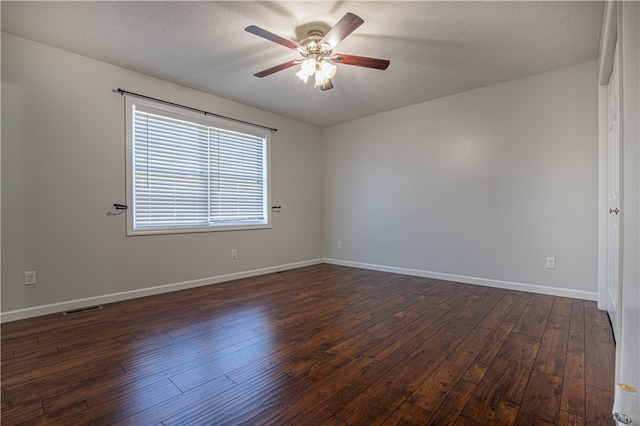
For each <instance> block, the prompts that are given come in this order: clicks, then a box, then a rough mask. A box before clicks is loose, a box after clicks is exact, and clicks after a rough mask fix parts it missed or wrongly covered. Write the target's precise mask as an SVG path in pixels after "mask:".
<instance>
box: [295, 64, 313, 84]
mask: <svg viewBox="0 0 640 426" xmlns="http://www.w3.org/2000/svg"><path fill="white" fill-rule="evenodd" d="M315 71H316V60H315V59H313V58H307V59H305V60H304V61H302V64H301V65H300V71H298V72H297V73H296V77H298V78H299V79H300V80H302V81H304V83H305V84H307V81H309V77H311V76H312V75H313V73H314V72H315Z"/></svg>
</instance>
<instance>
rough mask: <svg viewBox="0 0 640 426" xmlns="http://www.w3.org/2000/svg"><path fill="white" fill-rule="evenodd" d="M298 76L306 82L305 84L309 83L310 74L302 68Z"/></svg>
mask: <svg viewBox="0 0 640 426" xmlns="http://www.w3.org/2000/svg"><path fill="white" fill-rule="evenodd" d="M296 77H298V78H299V79H300V80H302V81H303V82H304V84H307V82H308V81H309V74H307V73H306V72H305V71H304V70H302V69H301V70H300V71H298V72H297V73H296Z"/></svg>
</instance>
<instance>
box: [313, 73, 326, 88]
mask: <svg viewBox="0 0 640 426" xmlns="http://www.w3.org/2000/svg"><path fill="white" fill-rule="evenodd" d="M328 80H329V78H328V77H327V75H326V74H325V73H324V72H323V71H322V70H321V69H318V70H317V71H316V84H315V85H316V87H317V86H322V85H323V84H325V83H326V82H327V81H328Z"/></svg>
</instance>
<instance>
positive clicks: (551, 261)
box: [547, 257, 556, 269]
mask: <svg viewBox="0 0 640 426" xmlns="http://www.w3.org/2000/svg"><path fill="white" fill-rule="evenodd" d="M547 269H556V258H555V257H547Z"/></svg>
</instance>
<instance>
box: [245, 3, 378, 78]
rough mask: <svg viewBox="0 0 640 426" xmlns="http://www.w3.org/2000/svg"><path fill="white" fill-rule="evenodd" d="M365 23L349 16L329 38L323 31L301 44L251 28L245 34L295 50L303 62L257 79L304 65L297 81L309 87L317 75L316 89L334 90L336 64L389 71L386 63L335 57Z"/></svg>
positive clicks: (287, 64) (279, 67) (272, 70)
mask: <svg viewBox="0 0 640 426" xmlns="http://www.w3.org/2000/svg"><path fill="white" fill-rule="evenodd" d="M363 23H364V21H363V20H362V18H360V17H359V16H356V15H354V14H353V13H347V14H346V15H344V16H343V17H342V19H340V21H338V23H337V24H336V25H335V26H334V27H333V28H331V29H330V30H329V31H328V32H327V33H326V34H324V32H323V31H321V30H315V29H314V30H311V31H309V32H308V33H307V37H306V38H304V39H303V40H301V41H300V43H296V42H293V41H291V40H287V39H286V38H283V37H280V36H278V35H276V34H273V33H272V32H269V31H267V30H264V29H262V28H260V27H257V26H255V25H250V26H248V27H247V28H245V31H247V32H250V33H251V34H255V35H257V36H258V37H262V38H265V39H267V40H269V41H273V42H275V43H278V44H280V45H282V46H284V47H287V48H289V49H293V50H295V51H297V52H298V53H299V54H300V55H301V56H302V58H300V59H293V60H291V61H288V62H285V63H283V64H280V65H276V66H275V67H271V68H269V69H266V70H264V71H260V72H258V73H255V74H254V76H256V77H266V76H268V75H271V74H273V73H276V72H278V71H282V70H284V69H287V68H290V67H292V66H294V65H298V64H300V70H299V71H298V72H297V73H296V76H297V77H299V78H300V79H301V80H302V81H304V82H305V83H307V81H308V80H309V77H311V76H312V75H313V76H314V79H315V86H316V87H319V88H320V90H329V89H332V88H333V83H332V81H331V78H332V77H333V76H334V75H335V73H336V71H337V67H336V66H335V65H334V64H345V65H355V66H358V67H367V68H373V69H378V70H386V69H387V67H388V66H389V64H390V62H389V61H387V60H386V59H376V58H368V57H364V56H354V55H345V54H342V53H333V49H335V47H336V46H337V45H338V43H340V42H341V41H342V40H344V39H345V38H346V37H347V36H348V35H349V34H351V33H352V32H353V31H354V30H355V29H356V28H358V27H359V26H360V25H362V24H363Z"/></svg>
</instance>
